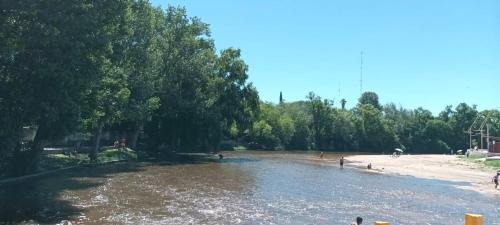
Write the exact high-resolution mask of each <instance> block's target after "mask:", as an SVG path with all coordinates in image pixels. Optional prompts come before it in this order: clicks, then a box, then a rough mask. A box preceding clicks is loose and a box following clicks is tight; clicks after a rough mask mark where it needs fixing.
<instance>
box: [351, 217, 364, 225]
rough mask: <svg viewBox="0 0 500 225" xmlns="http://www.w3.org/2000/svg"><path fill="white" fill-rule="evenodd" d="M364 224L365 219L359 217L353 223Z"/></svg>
mask: <svg viewBox="0 0 500 225" xmlns="http://www.w3.org/2000/svg"><path fill="white" fill-rule="evenodd" d="M362 223H363V218H361V217H359V216H358V217H357V218H356V222H352V223H351V225H361V224H362Z"/></svg>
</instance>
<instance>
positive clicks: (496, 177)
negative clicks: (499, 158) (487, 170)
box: [493, 171, 500, 189]
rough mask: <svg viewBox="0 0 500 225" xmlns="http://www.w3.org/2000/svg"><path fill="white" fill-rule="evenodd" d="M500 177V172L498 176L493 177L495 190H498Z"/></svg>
mask: <svg viewBox="0 0 500 225" xmlns="http://www.w3.org/2000/svg"><path fill="white" fill-rule="evenodd" d="M499 177H500V171H498V172H497V175H495V176H493V183H495V189H497V188H498V179H499Z"/></svg>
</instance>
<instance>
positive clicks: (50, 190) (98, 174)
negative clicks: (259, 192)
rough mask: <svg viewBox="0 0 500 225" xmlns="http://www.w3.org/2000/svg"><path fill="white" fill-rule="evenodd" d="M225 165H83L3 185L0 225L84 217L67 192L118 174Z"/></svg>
mask: <svg viewBox="0 0 500 225" xmlns="http://www.w3.org/2000/svg"><path fill="white" fill-rule="evenodd" d="M213 162H221V161H220V160H215V159H211V158H206V157H191V156H177V157H171V158H166V159H149V160H142V161H140V162H123V163H112V164H107V165H95V166H82V167H77V168H74V169H71V170H69V171H63V172H59V173H57V174H55V175H50V176H43V177H39V178H32V179H28V180H24V181H20V182H15V183H11V184H7V185H2V186H0V224H16V223H29V224H31V223H33V222H34V223H41V224H54V223H59V222H61V221H63V220H71V219H74V218H75V217H77V216H79V215H82V214H83V213H84V211H85V209H82V208H78V207H76V206H75V205H74V202H72V201H69V200H64V199H62V198H61V195H64V192H66V191H79V190H88V189H95V188H98V187H100V186H102V185H103V184H104V182H103V180H105V179H107V178H110V177H112V176H114V175H116V174H123V173H135V172H139V171H142V170H143V167H145V166H150V165H158V166H174V165H188V164H205V163H213Z"/></svg>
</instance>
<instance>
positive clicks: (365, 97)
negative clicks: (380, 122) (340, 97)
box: [359, 91, 382, 110]
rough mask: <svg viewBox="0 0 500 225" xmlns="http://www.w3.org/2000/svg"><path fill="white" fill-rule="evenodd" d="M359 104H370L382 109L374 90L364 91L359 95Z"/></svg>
mask: <svg viewBox="0 0 500 225" xmlns="http://www.w3.org/2000/svg"><path fill="white" fill-rule="evenodd" d="M359 104H360V105H371V106H373V107H375V108H376V109H378V110H381V109H382V106H381V105H380V103H379V101H378V95H377V94H376V93H375V92H371V91H367V92H364V93H363V94H362V95H361V97H360V98H359Z"/></svg>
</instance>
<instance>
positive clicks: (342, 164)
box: [340, 156, 344, 168]
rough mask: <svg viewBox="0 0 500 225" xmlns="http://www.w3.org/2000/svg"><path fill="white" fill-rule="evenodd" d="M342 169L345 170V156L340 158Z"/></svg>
mask: <svg viewBox="0 0 500 225" xmlns="http://www.w3.org/2000/svg"><path fill="white" fill-rule="evenodd" d="M340 168H344V156H342V157H340Z"/></svg>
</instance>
